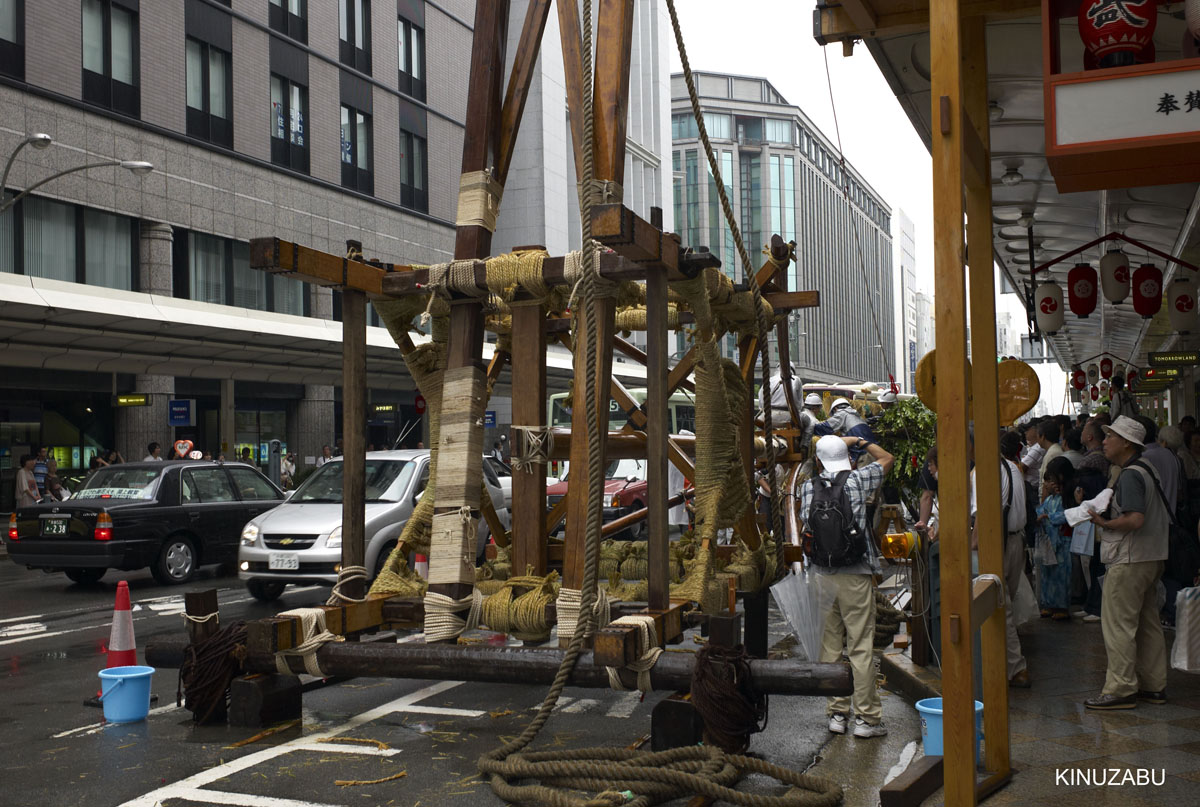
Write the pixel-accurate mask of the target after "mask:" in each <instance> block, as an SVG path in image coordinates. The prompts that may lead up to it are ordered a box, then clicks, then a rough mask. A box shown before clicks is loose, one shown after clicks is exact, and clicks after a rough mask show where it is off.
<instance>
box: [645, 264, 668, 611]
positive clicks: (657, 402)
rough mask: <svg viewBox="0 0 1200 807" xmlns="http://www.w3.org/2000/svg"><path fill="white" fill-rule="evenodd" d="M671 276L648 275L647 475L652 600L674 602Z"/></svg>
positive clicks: (661, 605)
mask: <svg viewBox="0 0 1200 807" xmlns="http://www.w3.org/2000/svg"><path fill="white" fill-rule="evenodd" d="M669 430H670V426H669V425H668V423H667V278H666V275H665V274H663V272H662V271H661V270H658V269H651V270H650V271H649V273H648V274H647V275H646V458H647V468H646V479H647V481H648V482H649V490H648V491H647V494H648V495H647V505H648V506H649V510H650V512H649V513H648V515H647V523H648V526H649V528H650V529H649V538H648V540H649V553H648V557H647V561H648V564H649V579H648V583H649V586H648V587H649V590H650V593H649V605H650V609H651V610H664V609H666V608H668V607H669V606H670V586H671V576H670V572H669V569H668V565H669V563H670V557H671V535H670V533H669V532H668V530H669V527H668V525H667V497H668V492H667V473H668V471H667V433H668V431H669Z"/></svg>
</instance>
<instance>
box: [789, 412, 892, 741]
mask: <svg viewBox="0 0 1200 807" xmlns="http://www.w3.org/2000/svg"><path fill="white" fill-rule="evenodd" d="M852 448H853V449H857V450H859V451H865V452H866V453H867V454H868V455H870V457H871V460H872V461H871V462H870V463H867V464H864V465H863V466H862V467H860V468H858V469H853V468H852V466H851V464H850V449H852ZM816 454H817V456H816V460H817V463H818V474H817V475H816V476H814V477H813V478H811V479H808V480H806V481H805V483H804V485H803V486H801V488H800V513H801V514H802V518H803V532H804V535H805V543H806V546H807V548H808V549H809V558H810V559H811V560H812V564H813V568H814V569H815V570H816V571H817V572H818V573H819V574H822V575H824V577H823V580H824V581H825V582H827V583H830V584H831V585H833V587H834V589H835V590H836V594H835V596H834V601H833V605H832V607H831V610H830V612H829V613H828V614H826V615H825V632H824V635H823V637H822V640H821V661H824V662H829V661H838V660H839V659H841V657H842V652H843V637H844V639H845V642H844V645H845V652H846V654H847V655H848V656H849V657H850V667H851V669H852V670H853V672H854V696H853V699H851V698H847V697H846V696H844V695H840V696H838V697H834V698H830V699H829V700H828V702H827V704H826V707H825V711H826V714H827V716H828V717H829V730H830V731H831V732H833V733H835V734H845V733H846V730H847V728H849V726H850V711H851V706H853V711H854V725H853V733H854V736H855V737H863V738H866V737H882V736H883V735H885V734H887V729H886V728H884V726H883V723H882V715H883V709H882V706H881V704H880V700H879V690H878V689H877V688H876V685H875V658H874V655H875V654H874V643H875V586H874V579H873V577H872V576H873V575H875V574H880V573H881V571H882V570H881V567H880V564H879V556H878V555H876V553H875V548H874V546H875V545H874V542H872V541H871V539H870V537H869V534H868V524H867V522H866V515H867V499H868V498H869V497H870V496H871V494H873V493H875V492H876V491H877V490H879V487H880V485H882V484H883V480H884V477H886V476H887V474H888V471H890V470H891V468H892V464H893V462H894V461H895V460H894V458H893V457H892V455H891V454H889V453H888V452H887V451H885V450H883V448H881V447H880V446H878V445H876V444H875V443H872V442H868V441H867V440H864V439H862V438H860V437H853V436H846V437H835V436H832V435H825V436H823V437H821V439H819V440H817V451H816Z"/></svg>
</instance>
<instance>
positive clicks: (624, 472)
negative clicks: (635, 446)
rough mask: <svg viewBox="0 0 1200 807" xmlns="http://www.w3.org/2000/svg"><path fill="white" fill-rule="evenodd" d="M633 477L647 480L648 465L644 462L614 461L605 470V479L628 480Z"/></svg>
mask: <svg viewBox="0 0 1200 807" xmlns="http://www.w3.org/2000/svg"><path fill="white" fill-rule="evenodd" d="M631 476H632V477H635V478H637V479H643V478H645V476H646V463H645V462H644V461H643V460H614V461H613V462H610V463H609V464H608V468H606V469H605V470H604V478H605V479H628V478H629V477H631Z"/></svg>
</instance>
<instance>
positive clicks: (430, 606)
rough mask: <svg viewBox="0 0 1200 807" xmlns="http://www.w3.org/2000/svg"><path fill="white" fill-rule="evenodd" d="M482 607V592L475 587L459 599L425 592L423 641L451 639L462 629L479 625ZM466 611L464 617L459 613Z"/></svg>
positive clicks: (473, 628) (432, 641)
mask: <svg viewBox="0 0 1200 807" xmlns="http://www.w3.org/2000/svg"><path fill="white" fill-rule="evenodd" d="M482 609H483V592H481V591H480V590H479V589H475V590H474V591H472V592H471V593H470V595H468V596H466V597H463V598H462V599H461V600H455V599H452V598H450V597H447V596H446V595H445V594H438V593H436V592H433V591H428V592H426V593H425V641H426V642H427V643H429V644H432V643H434V642H440V641H444V640H446V639H453V638H455V637H457V636H460V635H462V633H463V632H464V631H468V630H475V628H477V627H479V615H480V613H481V611H482ZM464 611H465V612H466V614H467V615H466V617H461V616H459V614H461V613H462V612H464Z"/></svg>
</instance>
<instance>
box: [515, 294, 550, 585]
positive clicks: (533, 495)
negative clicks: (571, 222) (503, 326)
mask: <svg viewBox="0 0 1200 807" xmlns="http://www.w3.org/2000/svg"><path fill="white" fill-rule="evenodd" d="M545 313H546V309H545V307H544V306H540V305H519V306H515V307H514V308H513V310H512V344H513V360H512V388H513V389H514V390H520V394H515V395H513V397H512V406H513V417H512V420H513V426H527V427H530V428H535V429H540V428H542V427H544V426H545V425H546V400H547V394H546V330H545V328H543V327H542V321H543V319H544V317H545ZM518 435H519V433H518V431H517V430H516V429H515V428H514V429H513V431H512V436H511V437H510V439H509V444H510V445H511V447H512V452H513V453H514V454H516V453H517V451H519V450H520V443H519V442H518V440H519V439H520V438H519V436H518ZM512 475H513V481H512V486H513V489H512V490H513V512H512V519H513V531H512V535H513V539H512V543H513V549H512V556H511V557H512V566H513V568H514V569H520V570H521V572H519V573H520V574H524V569H525V568H526V567H528V566H532V567H533V569H534V572H533V573H534V574H537V575H545V574H546V566H547V558H546V538H545V536H546V530H545V528H544V519H545V512H546V463H544V462H539V463H535V464H534V465H533V466H532V467H531V468H529V469H528V470H523V469H521V468H518V467H516V466H515V465H514V466H513V474H512Z"/></svg>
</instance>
